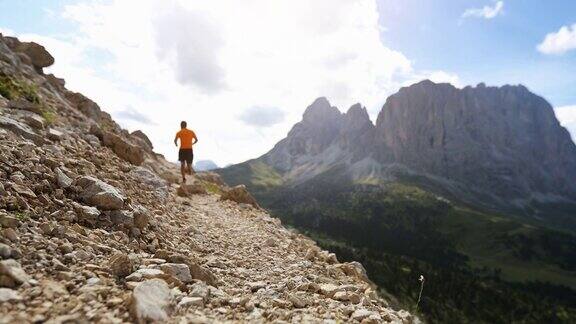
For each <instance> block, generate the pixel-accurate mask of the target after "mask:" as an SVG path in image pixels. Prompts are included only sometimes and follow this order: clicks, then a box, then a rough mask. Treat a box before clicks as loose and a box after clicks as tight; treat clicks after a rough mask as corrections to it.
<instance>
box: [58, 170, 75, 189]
mask: <svg viewBox="0 0 576 324" xmlns="http://www.w3.org/2000/svg"><path fill="white" fill-rule="evenodd" d="M54 173H55V174H56V181H57V182H58V186H59V187H60V188H63V189H66V188H68V187H70V186H71V185H72V182H73V180H72V179H70V177H68V176H67V175H66V173H64V172H63V171H62V170H60V168H56V169H54Z"/></svg>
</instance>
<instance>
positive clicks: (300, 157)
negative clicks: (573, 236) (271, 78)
mask: <svg viewBox="0 0 576 324" xmlns="http://www.w3.org/2000/svg"><path fill="white" fill-rule="evenodd" d="M247 163H248V164H249V165H252V164H254V165H256V166H257V168H259V169H265V168H269V170H268V171H267V173H275V174H276V177H277V178H279V179H281V182H282V183H283V184H285V185H291V184H297V183H302V182H304V181H306V180H308V179H311V178H313V177H314V176H316V175H319V174H321V173H323V172H325V171H327V170H329V169H332V168H333V167H335V166H342V168H340V170H341V171H342V172H343V174H342V176H344V177H347V178H351V179H352V180H353V181H355V182H356V183H372V184H376V183H385V182H387V181H395V180H399V179H401V180H403V181H408V182H413V183H415V184H417V185H418V186H423V187H426V188H427V189H428V190H432V191H434V192H437V193H439V194H442V195H444V196H446V197H448V198H450V199H453V200H456V201H460V202H462V203H465V204H469V205H472V206H476V207H481V208H483V209H487V210H493V211H505V212H514V213H516V214H523V215H528V216H534V217H546V214H549V212H550V206H563V207H562V208H564V209H565V206H566V205H567V206H569V207H568V208H572V207H574V206H576V205H574V203H575V202H576V146H575V145H574V143H573V142H572V140H571V138H570V135H569V134H568V132H567V130H566V129H565V128H563V127H562V126H560V124H559V123H558V121H557V119H556V117H555V116H554V112H553V109H552V107H551V106H550V105H549V104H548V103H547V102H546V101H545V100H544V99H542V98H541V97H539V96H537V95H534V94H532V93H531V92H530V91H528V90H527V89H526V88H525V87H523V86H504V87H501V88H496V87H486V86H484V85H483V84H480V85H478V86H477V87H475V88H472V87H466V88H464V89H457V88H455V87H453V86H451V85H449V84H435V83H432V82H431V81H422V82H420V83H417V84H415V85H412V86H410V87H406V88H402V89H401V90H400V91H399V92H398V93H397V94H395V95H393V96H391V97H390V98H388V100H387V101H386V104H385V105H384V107H383V108H382V111H381V112H380V114H379V116H378V120H377V122H376V125H374V124H372V122H371V121H370V119H369V116H368V113H367V112H366V109H365V108H362V107H361V106H360V105H359V104H356V105H354V106H352V107H351V108H350V109H349V111H348V112H347V113H345V114H342V113H340V112H339V111H338V109H337V108H335V107H332V106H331V105H330V103H329V102H328V101H327V100H326V99H325V98H318V99H317V100H316V101H314V103H312V105H310V106H309V107H308V108H307V109H306V111H305V113H304V116H303V119H302V121H301V122H299V123H297V124H296V125H294V127H293V128H292V130H291V131H290V132H289V133H288V136H287V137H286V138H285V139H283V140H281V141H280V142H278V144H276V146H275V147H274V148H273V149H272V150H271V151H270V152H268V153H266V154H265V155H263V156H261V157H260V158H258V159H256V160H253V161H250V162H247ZM235 168H246V167H245V166H243V165H242V164H240V165H237V166H232V167H230V168H227V169H224V170H222V171H221V173H222V174H223V175H224V176H226V175H227V174H228V173H231V174H232V173H234V169H235ZM242 177H244V178H245V179H243V181H241V182H244V183H246V182H250V181H251V179H250V177H249V174H243V175H242ZM229 180H230V181H232V182H240V181H238V180H240V179H234V177H230V179H229ZM248 184H249V183H248ZM552 208H556V207H552ZM556 214H557V215H555V220H554V221H556V222H557V223H559V224H565V223H568V222H571V220H570V219H569V218H570V215H566V213H564V212H562V211H557V213H556ZM548 217H551V216H548ZM551 218H552V217H551Z"/></svg>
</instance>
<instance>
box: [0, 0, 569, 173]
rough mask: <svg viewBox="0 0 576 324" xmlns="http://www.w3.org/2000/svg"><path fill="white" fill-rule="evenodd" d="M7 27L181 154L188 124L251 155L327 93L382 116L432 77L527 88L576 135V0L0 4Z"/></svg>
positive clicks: (208, 145) (211, 143)
mask: <svg viewBox="0 0 576 324" xmlns="http://www.w3.org/2000/svg"><path fill="white" fill-rule="evenodd" d="M561 28H562V29H561ZM0 31H2V32H3V33H7V34H13V35H16V36H18V37H20V38H22V39H24V40H33V41H36V42H39V43H42V44H43V45H45V46H46V47H47V48H48V50H49V51H50V52H51V53H52V54H53V55H54V56H55V57H56V64H55V65H54V66H53V67H51V68H50V69H49V70H48V71H49V72H52V73H55V74H56V75H57V76H59V77H64V78H65V79H66V81H67V86H68V87H69V88H71V89H72V90H75V91H80V92H82V93H84V94H86V95H87V96H89V97H90V98H92V99H94V100H95V101H96V102H98V103H99V104H100V106H101V107H102V108H103V109H104V110H106V111H108V112H110V113H111V114H112V115H113V116H114V117H115V118H116V119H117V120H118V121H119V122H120V123H121V125H123V126H124V127H126V128H128V129H130V130H134V129H142V130H144V131H145V132H146V133H147V134H148V135H149V136H150V138H151V140H152V142H153V143H154V145H155V147H156V149H157V150H158V151H159V152H161V153H163V154H165V155H166V156H167V157H168V158H169V159H172V160H174V158H175V156H174V152H173V150H174V147H173V144H171V140H172V138H173V134H172V130H173V128H174V127H173V125H178V123H179V121H180V120H181V119H187V120H189V121H191V122H189V124H191V125H193V128H195V130H196V132H197V133H198V134H199V135H200V136H199V137H201V139H203V141H202V142H201V143H202V145H199V146H198V148H197V153H198V154H197V155H198V156H200V157H202V158H206V159H213V160H215V161H216V162H217V163H218V164H220V165H223V164H228V163H235V162H241V161H243V160H246V159H249V158H254V157H257V156H258V155H260V154H263V153H265V152H266V151H267V150H268V149H270V148H271V147H272V146H273V145H274V143H276V142H277V141H278V140H280V139H281V138H283V137H284V136H285V135H286V133H287V132H288V130H289V129H290V128H291V126H292V125H293V124H294V123H295V122H297V121H299V120H300V118H301V114H302V112H303V111H304V109H305V108H306V106H307V105H308V104H310V103H311V102H312V101H313V100H314V99H315V98H316V97H319V96H326V97H327V98H328V99H329V100H330V102H331V103H332V104H334V105H336V106H337V107H338V108H339V109H340V110H342V111H344V110H346V109H347V108H348V107H349V106H351V105H352V104H354V103H356V102H360V103H362V104H363V105H365V106H366V107H367V108H368V111H369V112H370V114H371V116H372V118H374V116H375V115H376V114H377V113H378V111H379V109H380V108H381V106H382V104H383V103H384V101H385V99H386V97H387V96H388V95H390V94H392V93H394V92H395V91H397V90H398V88H399V87H401V86H405V85H408V84H410V83H412V82H417V81H419V80H421V79H424V78H430V79H432V80H433V81H437V82H452V83H454V84H456V85H458V86H465V85H476V84H478V83H480V82H485V83H486V84H488V85H503V84H524V85H526V86H527V87H528V88H529V89H531V90H532V91H534V92H535V93H537V94H539V95H542V96H543V97H544V98H546V99H547V100H548V101H549V102H550V103H551V104H552V105H553V107H555V108H556V113H557V116H558V118H559V119H560V121H561V122H562V124H563V125H565V126H566V127H568V129H569V130H571V132H572V134H576V91H574V89H576V1H574V0H554V1H543V0H501V1H499V0H315V1H308V0H292V1H272V0H246V1H242V2H239V1H236V0H219V1H200V0H18V1H15V0H0Z"/></svg>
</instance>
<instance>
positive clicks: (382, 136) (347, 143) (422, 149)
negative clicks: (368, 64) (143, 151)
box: [217, 81, 576, 323]
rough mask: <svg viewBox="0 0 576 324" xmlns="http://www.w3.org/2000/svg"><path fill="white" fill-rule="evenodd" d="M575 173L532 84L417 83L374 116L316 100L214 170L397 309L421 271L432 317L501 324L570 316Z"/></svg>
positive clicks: (575, 303)
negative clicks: (253, 153)
mask: <svg viewBox="0 0 576 324" xmlns="http://www.w3.org/2000/svg"><path fill="white" fill-rule="evenodd" d="M575 170H576V147H575V145H574V143H573V142H572V140H571V139H570V136H569V134H568V132H567V131H566V130H565V129H564V128H563V127H561V126H560V124H559V123H558V121H557V120H556V118H555V116H554V113H553V110H552V107H551V106H550V105H549V104H548V103H547V102H546V101H545V100H544V99H542V98H540V97H538V96H536V95H534V94H532V93H530V92H529V91H528V90H527V89H526V88H525V87H523V86H504V87H500V88H495V87H486V86H484V85H483V84H480V85H478V86H477V87H474V88H472V87H466V88H464V89H457V88H455V87H453V86H451V85H449V84H434V83H432V82H430V81H423V82H420V83H418V84H415V85H412V86H410V87H407V88H403V89H401V90H400V91H399V92H398V93H397V94H395V95H393V96H391V97H390V98H388V100H387V101H386V104H385V105H384V107H383V108H382V111H381V112H380V114H379V117H378V119H377V122H376V124H373V123H372V122H371V121H370V119H369V116H368V113H367V112H366V109H364V108H362V107H361V105H359V104H356V105H354V106H352V107H351V108H350V109H349V110H348V112H346V113H344V114H343V113H340V111H339V110H338V109H337V108H335V107H332V106H331V105H330V103H329V102H328V100H326V99H325V98H318V99H317V100H315V101H314V103H312V105H310V106H309V107H308V108H307V109H306V111H305V113H304V115H303V118H302V121H300V122H299V123H297V124H296V125H294V127H293V128H292V129H291V130H290V132H289V133H288V135H287V137H286V138H284V139H283V140H281V141H280V142H278V143H277V144H276V145H275V146H274V148H273V149H272V150H270V151H269V152H268V153H266V154H264V155H263V156H261V157H259V158H257V159H254V160H250V161H246V162H244V163H240V164H237V165H233V166H230V167H227V168H224V169H220V170H217V172H218V173H219V174H220V175H222V177H223V178H224V179H225V181H226V182H227V183H230V184H241V183H242V184H246V185H247V186H248V188H249V190H250V191H251V192H252V193H253V194H254V195H255V196H256V198H257V199H258V200H259V202H260V203H261V205H262V206H264V207H266V208H268V209H270V210H271V211H272V213H273V214H274V215H275V216H277V217H279V218H281V219H282V221H283V222H285V223H287V224H289V225H291V226H294V227H296V228H298V229H300V230H302V231H305V232H306V233H307V234H308V235H310V236H313V237H315V238H316V240H318V241H319V242H321V244H322V246H323V247H325V248H327V249H330V250H332V251H336V252H337V253H338V254H339V255H343V256H345V257H346V258H347V259H348V260H356V261H361V262H362V263H363V264H365V265H366V267H367V270H368V271H369V273H370V274H371V276H372V277H373V278H375V281H376V282H377V283H378V284H379V285H380V287H381V288H383V289H385V290H387V291H388V292H390V293H391V294H393V295H395V296H397V297H398V298H399V302H400V303H401V304H403V305H412V304H413V303H414V302H415V299H416V297H417V296H414V294H413V291H414V287H412V286H410V285H406V282H409V281H410V280H411V278H416V277H417V276H418V275H419V274H422V273H423V274H425V275H427V276H428V278H429V280H430V282H434V284H432V286H430V287H429V288H428V289H429V290H428V295H426V297H425V298H424V300H423V304H422V308H421V309H420V310H421V311H422V312H424V314H425V316H426V318H427V319H428V320H429V321H431V322H436V321H437V322H449V321H450V322H490V323H496V322H511V321H520V322H522V321H526V322H541V321H549V322H570V321H571V320H574V319H576V291H575V290H573V289H574V288H576V280H575V279H574V278H576V263H574V261H573V260H575V258H576V255H574V252H573V251H575V250H576V217H575V216H576V204H575V201H576V196H575V192H576V187H575V185H576V172H575ZM448 283H449V288H448V287H447V286H446V285H447V284H448ZM568 287H572V288H568ZM544 305H546V306H544ZM520 314H521V315H520Z"/></svg>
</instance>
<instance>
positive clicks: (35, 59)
mask: <svg viewBox="0 0 576 324" xmlns="http://www.w3.org/2000/svg"><path fill="white" fill-rule="evenodd" d="M15 50H16V51H17V52H21V53H24V54H26V56H28V57H29V58H30V61H31V62H32V65H33V66H34V67H36V68H40V69H41V68H45V67H48V66H50V65H52V64H54V57H53V56H52V55H50V53H48V51H47V50H46V48H44V46H42V45H39V44H36V43H34V42H23V43H20V44H19V45H18V46H17V47H16V48H15Z"/></svg>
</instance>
